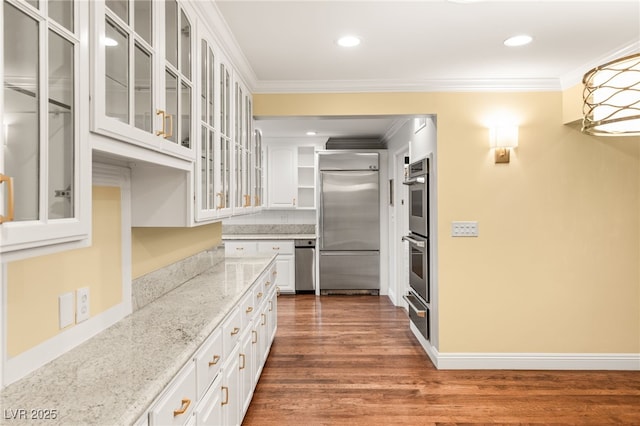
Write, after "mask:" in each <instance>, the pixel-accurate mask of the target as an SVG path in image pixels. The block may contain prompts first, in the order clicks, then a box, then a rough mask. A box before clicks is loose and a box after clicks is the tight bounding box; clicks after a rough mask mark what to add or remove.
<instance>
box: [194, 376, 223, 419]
mask: <svg viewBox="0 0 640 426" xmlns="http://www.w3.org/2000/svg"><path fill="white" fill-rule="evenodd" d="M195 418H196V424H197V425H202V426H220V425H222V424H223V423H222V376H221V375H218V376H217V378H216V379H215V380H214V381H213V383H212V384H211V387H210V388H209V390H208V391H207V393H205V394H204V396H203V397H202V400H201V401H200V402H199V403H198V406H197V407H196V415H195Z"/></svg>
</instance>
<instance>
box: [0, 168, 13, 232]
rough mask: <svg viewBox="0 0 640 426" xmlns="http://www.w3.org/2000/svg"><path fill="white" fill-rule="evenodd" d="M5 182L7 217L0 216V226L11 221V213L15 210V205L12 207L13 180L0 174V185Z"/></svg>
mask: <svg viewBox="0 0 640 426" xmlns="http://www.w3.org/2000/svg"><path fill="white" fill-rule="evenodd" d="M4 182H7V199H8V200H9V201H8V205H7V215H6V216H2V215H0V224H2V223H4V222H11V221H13V219H14V217H13V213H14V210H15V205H14V202H13V201H14V200H13V178H12V177H9V176H5V175H3V174H0V183H4Z"/></svg>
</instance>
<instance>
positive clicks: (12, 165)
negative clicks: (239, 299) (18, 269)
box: [0, 0, 91, 258]
mask: <svg viewBox="0 0 640 426" xmlns="http://www.w3.org/2000/svg"><path fill="white" fill-rule="evenodd" d="M88 15H89V13H88V3H87V2H85V1H73V0H68V1H56V2H45V1H11V2H8V1H4V2H3V3H2V7H1V9H0V23H1V25H0V28H1V31H2V40H3V42H2V43H3V58H4V62H3V63H2V66H1V67H0V78H1V79H2V81H3V91H2V94H1V95H0V121H1V122H2V129H3V131H2V132H0V182H1V183H0V241H1V244H0V250H1V252H2V253H3V255H5V256H6V255H7V254H8V253H9V252H12V253H13V255H15V256H16V257H15V258H19V257H26V256H29V255H30V253H32V252H33V250H28V249H34V248H39V247H43V246H53V245H57V246H58V247H60V244H63V246H64V247H66V246H67V245H68V244H66V243H74V244H75V243H76V242H78V241H82V240H86V238H87V237H88V235H89V230H90V211H89V208H90V202H91V195H90V190H91V187H90V184H91V183H90V182H91V176H90V164H89V161H90V157H89V153H90V152H89V148H88V146H87V144H86V139H85V138H84V137H83V136H84V135H85V134H87V133H88V126H87V123H88V119H89V114H88V112H87V111H88V100H87V97H86V96H82V93H87V92H88V87H89V78H88V75H87V73H86V72H84V70H86V69H88V67H89V58H88V52H89V50H88V48H89V46H88V42H87V40H88V30H89V27H88V19H87V18H88Z"/></svg>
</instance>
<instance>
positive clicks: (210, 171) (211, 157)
mask: <svg viewBox="0 0 640 426" xmlns="http://www.w3.org/2000/svg"><path fill="white" fill-rule="evenodd" d="M214 143H215V135H214V134H213V131H210V132H209V143H208V146H207V152H208V153H209V155H208V158H207V182H208V188H207V194H209V207H208V208H209V209H213V208H214V207H215V206H214V205H213V200H214V198H213V168H214V166H215V158H214V152H213V151H214V149H213V148H214V147H213V145H214Z"/></svg>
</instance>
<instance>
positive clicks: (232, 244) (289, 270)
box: [224, 240, 296, 294]
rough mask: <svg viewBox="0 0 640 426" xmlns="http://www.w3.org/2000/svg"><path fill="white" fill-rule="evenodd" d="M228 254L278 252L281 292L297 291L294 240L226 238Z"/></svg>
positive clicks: (226, 252)
mask: <svg viewBox="0 0 640 426" xmlns="http://www.w3.org/2000/svg"><path fill="white" fill-rule="evenodd" d="M224 247H225V254H226V255H227V256H251V255H252V254H256V253H277V254H278V257H277V258H276V264H277V267H278V274H280V275H279V276H278V284H277V286H278V288H279V290H280V292H281V293H285V294H293V293H295V292H296V258H295V245H294V242H293V240H257V241H256V240H225V242H224Z"/></svg>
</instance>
